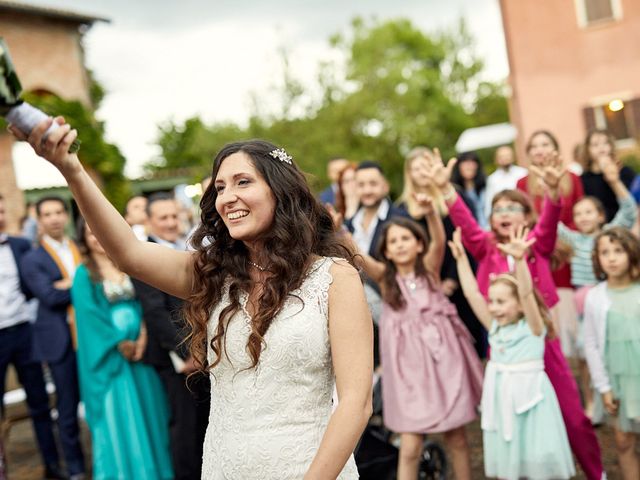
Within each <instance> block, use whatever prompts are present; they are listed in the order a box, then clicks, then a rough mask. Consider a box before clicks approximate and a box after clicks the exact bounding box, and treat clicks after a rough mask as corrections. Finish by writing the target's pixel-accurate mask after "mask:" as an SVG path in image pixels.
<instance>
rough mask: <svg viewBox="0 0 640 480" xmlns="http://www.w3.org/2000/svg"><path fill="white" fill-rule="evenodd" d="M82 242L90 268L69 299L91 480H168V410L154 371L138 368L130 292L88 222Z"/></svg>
mask: <svg viewBox="0 0 640 480" xmlns="http://www.w3.org/2000/svg"><path fill="white" fill-rule="evenodd" d="M77 236H78V240H79V244H80V245H81V247H82V250H83V253H84V257H85V259H84V260H85V261H84V265H82V266H80V267H79V268H78V270H77V271H76V274H75V278H74V281H73V287H72V288H71V297H72V302H73V307H74V309H75V314H76V326H77V333H78V373H79V379H80V394H81V397H82V401H83V402H84V405H85V413H86V420H87V423H88V424H89V429H90V430H91V440H92V449H93V478H94V479H95V480H112V479H130V478H131V479H133V478H135V479H138V480H165V479H171V478H173V468H172V465H171V457H170V454H169V408H168V403H167V399H166V395H165V393H164V389H163V387H162V384H161V383H160V379H159V378H158V376H157V374H156V372H155V370H154V369H153V368H152V367H150V366H149V365H145V364H143V363H141V362H140V361H139V360H140V359H141V358H142V354H143V353H144V349H145V346H146V340H145V338H146V334H145V330H144V325H143V324H142V322H141V318H142V317H141V309H140V305H139V304H138V302H137V301H136V299H135V291H134V290H133V285H132V284H131V281H130V279H129V277H128V276H127V275H125V274H124V273H122V272H121V271H120V270H118V268H117V267H116V266H115V265H114V264H113V263H112V262H111V260H109V258H108V257H107V256H106V254H105V252H104V249H103V248H102V246H101V245H100V244H99V243H98V241H97V239H96V238H95V237H94V236H93V234H92V233H91V231H90V230H89V228H88V227H87V226H86V224H85V223H84V221H83V220H81V221H80V222H79V225H78V235H77Z"/></svg>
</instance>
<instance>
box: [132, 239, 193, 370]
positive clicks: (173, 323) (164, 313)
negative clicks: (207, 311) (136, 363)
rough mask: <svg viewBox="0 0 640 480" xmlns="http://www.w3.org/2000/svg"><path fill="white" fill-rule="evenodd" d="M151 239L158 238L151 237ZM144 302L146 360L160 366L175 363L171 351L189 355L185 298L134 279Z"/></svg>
mask: <svg viewBox="0 0 640 480" xmlns="http://www.w3.org/2000/svg"><path fill="white" fill-rule="evenodd" d="M149 241H150V242H153V241H154V240H153V239H151V238H149ZM131 280H132V282H133V286H134V288H135V289H136V294H137V296H138V299H139V300H140V304H141V305H142V317H143V319H144V323H145V324H146V326H147V333H148V340H147V350H146V351H145V353H144V361H145V362H146V363H149V364H151V365H153V366H156V367H173V364H172V363H171V359H170V358H169V352H170V351H171V350H173V351H175V352H176V353H177V354H178V355H179V356H180V357H182V358H183V359H184V358H187V356H188V352H187V345H186V344H183V343H182V341H183V340H184V338H185V336H186V329H185V326H186V325H185V322H184V317H183V315H182V307H183V304H184V302H183V300H181V299H180V298H178V297H174V296H173V295H169V294H168V293H165V292H163V291H162V290H158V289H157V288H155V287H152V286H151V285H148V284H146V283H144V282H141V281H140V280H136V279H135V278H132V279H131Z"/></svg>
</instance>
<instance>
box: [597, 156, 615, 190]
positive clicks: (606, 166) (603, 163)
mask: <svg viewBox="0 0 640 480" xmlns="http://www.w3.org/2000/svg"><path fill="white" fill-rule="evenodd" d="M598 164H599V165H600V170H602V176H603V177H604V179H605V181H606V182H607V183H608V184H612V183H616V182H617V181H619V180H620V169H619V168H618V165H617V164H616V162H615V161H614V160H613V159H612V158H611V157H609V156H606V157H598Z"/></svg>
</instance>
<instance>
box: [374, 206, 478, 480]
mask: <svg viewBox="0 0 640 480" xmlns="http://www.w3.org/2000/svg"><path fill="white" fill-rule="evenodd" d="M417 201H418V203H419V204H420V207H421V208H422V210H423V211H424V215H425V217H426V220H427V225H428V228H429V235H430V238H431V241H430V242H429V241H428V240H427V238H426V235H425V232H424V230H423V229H422V227H420V225H418V224H417V223H415V222H414V221H412V220H410V219H405V218H398V217H396V218H394V219H392V220H391V221H389V223H387V224H385V226H384V228H383V231H382V234H381V239H380V243H379V246H378V249H379V250H378V252H379V254H380V258H382V259H383V262H379V261H377V260H375V259H373V258H372V257H370V256H368V255H366V254H364V253H361V255H362V258H363V262H362V263H363V265H362V266H363V269H364V270H365V272H366V273H367V274H368V275H369V276H370V277H371V278H372V279H374V280H375V281H376V282H377V283H378V284H379V285H380V288H381V291H382V298H383V302H384V307H383V312H382V317H381V323H380V357H381V364H382V387H383V388H382V398H383V419H384V423H385V425H386V426H387V427H388V428H389V429H390V430H393V431H394V432H398V433H400V438H401V440H400V457H399V461H398V477H397V478H398V479H399V480H409V479H411V480H415V479H416V478H417V475H418V473H417V472H418V464H419V460H420V455H421V452H422V444H423V441H424V434H425V433H436V432H444V434H445V441H446V445H447V449H448V451H449V454H450V456H451V458H452V461H453V469H454V472H455V476H456V478H458V479H462V480H464V479H469V478H471V467H470V459H469V446H468V444H467V439H466V433H465V425H466V424H467V423H469V422H471V421H473V420H474V419H475V418H476V407H477V405H478V404H479V402H480V396H481V385H482V366H481V364H480V360H479V359H478V356H477V355H476V353H475V350H474V347H473V340H472V337H471V335H470V333H469V331H468V330H467V329H466V327H465V326H464V324H463V323H462V321H461V320H460V318H459V317H458V314H457V311H456V308H455V306H454V305H453V304H452V303H451V302H450V301H449V299H448V298H447V297H446V296H445V295H444V293H443V292H442V291H441V289H440V286H439V283H440V282H439V272H440V264H441V263H442V258H443V255H444V248H445V234H444V228H443V226H442V220H441V219H440V215H439V213H438V212H437V211H435V209H434V208H433V207H432V205H431V201H430V200H429V199H428V197H427V196H426V195H424V194H418V195H417Z"/></svg>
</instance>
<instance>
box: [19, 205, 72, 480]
mask: <svg viewBox="0 0 640 480" xmlns="http://www.w3.org/2000/svg"><path fill="white" fill-rule="evenodd" d="M36 212H37V215H38V222H39V224H40V227H41V228H42V232H43V236H42V241H41V243H40V246H39V247H38V248H37V249H35V250H32V251H31V252H29V253H27V254H26V255H25V256H24V257H23V259H22V262H21V272H20V274H21V276H22V280H23V281H24V283H25V284H26V286H27V287H28V289H29V290H30V291H31V292H33V294H34V296H35V297H36V298H37V299H38V302H39V304H38V313H37V317H36V322H35V323H34V324H33V354H34V358H35V359H36V360H38V361H40V362H46V363H47V365H48V367H49V370H50V371H51V376H52V377H53V382H54V384H55V386H56V408H57V410H58V431H59V435H60V444H61V445H62V450H63V452H64V457H65V463H66V465H67V469H68V473H69V476H70V478H71V479H73V480H75V479H82V478H84V456H83V454H82V448H81V446H80V430H79V427H78V403H79V402H80V393H79V389H78V371H77V368H76V354H75V350H74V345H73V332H74V331H75V330H74V327H73V325H74V321H75V319H74V315H73V310H72V308H71V294H70V288H71V283H72V281H73V275H74V274H75V269H76V266H77V265H78V264H79V263H80V260H81V259H80V254H79V252H78V249H77V247H76V246H75V244H74V243H73V241H72V240H71V239H69V238H68V237H67V236H66V235H65V227H66V225H67V223H68V221H69V215H68V213H67V205H66V203H65V202H64V200H62V199H61V198H60V197H55V196H50V197H45V198H42V199H40V200H39V201H38V202H37V203H36Z"/></svg>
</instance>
